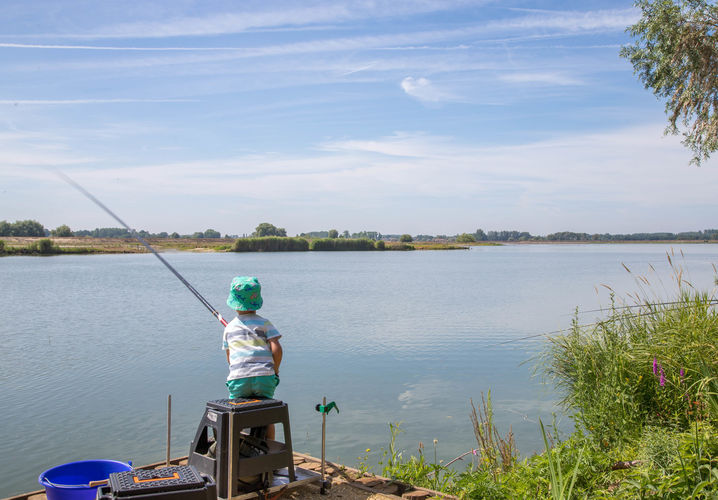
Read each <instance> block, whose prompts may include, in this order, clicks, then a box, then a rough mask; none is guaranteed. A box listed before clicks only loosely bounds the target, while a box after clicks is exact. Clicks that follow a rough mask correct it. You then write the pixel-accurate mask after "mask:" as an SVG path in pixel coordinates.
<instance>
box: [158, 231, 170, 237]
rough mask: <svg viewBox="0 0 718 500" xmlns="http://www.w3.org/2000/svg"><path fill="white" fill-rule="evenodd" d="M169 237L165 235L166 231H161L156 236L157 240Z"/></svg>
mask: <svg viewBox="0 0 718 500" xmlns="http://www.w3.org/2000/svg"><path fill="white" fill-rule="evenodd" d="M168 236H169V235H168V234H167V231H162V232H161V233H158V234H157V237H158V238H167V237H168Z"/></svg>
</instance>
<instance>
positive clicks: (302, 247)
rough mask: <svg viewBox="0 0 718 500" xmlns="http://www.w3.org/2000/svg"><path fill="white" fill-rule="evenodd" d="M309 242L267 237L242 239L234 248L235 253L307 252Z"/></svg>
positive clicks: (236, 241)
mask: <svg viewBox="0 0 718 500" xmlns="http://www.w3.org/2000/svg"><path fill="white" fill-rule="evenodd" d="M307 250H309V242H308V241H307V240H305V239H304V238H284V237H279V236H265V237H262V238H240V239H237V240H235V242H234V245H233V246H232V251H233V252H306V251H307Z"/></svg>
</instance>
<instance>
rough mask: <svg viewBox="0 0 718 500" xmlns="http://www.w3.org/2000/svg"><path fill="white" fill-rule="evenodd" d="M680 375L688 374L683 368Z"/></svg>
mask: <svg viewBox="0 0 718 500" xmlns="http://www.w3.org/2000/svg"><path fill="white" fill-rule="evenodd" d="M680 376H681V378H683V377H685V376H686V371H685V370H684V369H683V368H681V372H680Z"/></svg>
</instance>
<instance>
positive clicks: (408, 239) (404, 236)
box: [399, 234, 414, 243]
mask: <svg viewBox="0 0 718 500" xmlns="http://www.w3.org/2000/svg"><path fill="white" fill-rule="evenodd" d="M399 241H401V242H402V243H411V242H412V241H414V238H412V237H411V235H410V234H402V235H401V236H399Z"/></svg>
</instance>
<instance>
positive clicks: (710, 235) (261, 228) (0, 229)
mask: <svg viewBox="0 0 718 500" xmlns="http://www.w3.org/2000/svg"><path fill="white" fill-rule="evenodd" d="M137 234H138V235H139V236H141V237H142V238H174V239H179V238H193V239H201V238H227V239H235V238H238V236H237V235H229V234H225V235H224V236H222V235H221V234H220V232H219V231H216V230H214V229H206V230H205V231H197V232H195V233H193V234H179V233H177V232H173V233H167V232H164V231H163V232H160V233H150V232H149V231H145V230H141V231H138V232H137ZM2 236H32V237H45V236H56V237H69V236H85V237H91V238H132V237H133V234H131V233H130V232H129V231H127V230H126V229H124V228H121V227H102V228H96V229H92V230H88V229H81V230H77V231H73V230H72V229H70V227H69V226H67V225H64V224H63V225H61V226H59V227H57V228H55V229H53V230H48V229H46V228H45V227H44V226H43V225H42V224H40V223H39V222H37V221H35V220H21V221H15V222H13V223H11V222H8V221H5V220H3V221H0V237H2ZM266 237H275V238H287V231H286V230H285V229H284V228H281V227H276V226H274V225H272V224H270V223H268V222H262V223H261V224H259V225H258V226H257V228H256V229H255V231H254V232H253V233H252V235H251V236H249V237H247V236H243V237H242V238H240V239H241V240H243V241H247V240H252V239H253V238H266ZM293 239H294V240H297V239H304V240H305V241H306V240H308V243H307V244H308V245H312V244H315V243H314V242H319V243H316V245H318V246H320V247H321V246H324V247H325V248H327V249H335V250H343V249H351V248H352V247H353V246H356V247H363V246H366V245H367V244H366V243H364V242H363V240H368V241H369V242H370V243H371V244H372V245H373V244H374V243H375V242H378V241H388V242H402V243H410V242H412V241H416V242H457V243H472V242H521V241H577V242H580V241H586V242H590V241H604V242H607V241H677V240H686V241H717V240H718V229H704V230H702V231H684V232H680V233H668V232H661V233H630V234H611V233H603V234H599V233H593V234H590V233H575V232H571V231H561V232H557V233H551V234H548V235H546V236H538V235H532V234H531V233H529V232H527V231H486V232H484V230H483V229H477V230H476V231H475V232H473V233H461V234H456V235H453V236H448V235H445V234H440V235H436V236H433V235H430V234H418V235H416V236H411V235H409V234H382V233H380V232H378V231H360V232H356V233H350V232H349V231H343V232H341V233H340V232H339V231H337V230H336V229H330V230H328V231H311V232H308V233H301V234H299V235H298V236H297V237H296V238H293ZM340 241H354V242H359V243H339V242H340ZM253 244H255V243H251V242H250V243H241V244H240V245H245V247H246V248H251V246H252V245H253ZM266 244H267V243H261V245H266ZM271 245H288V246H289V247H292V245H300V246H301V245H303V243H297V242H296V241H295V242H291V243H288V242H286V243H272V244H271ZM309 249H310V250H311V248H309ZM297 250H298V251H301V250H302V249H301V248H297ZM244 251H255V250H244ZM262 251H272V250H262ZM285 251H287V250H285ZM289 251H291V250H289Z"/></svg>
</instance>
